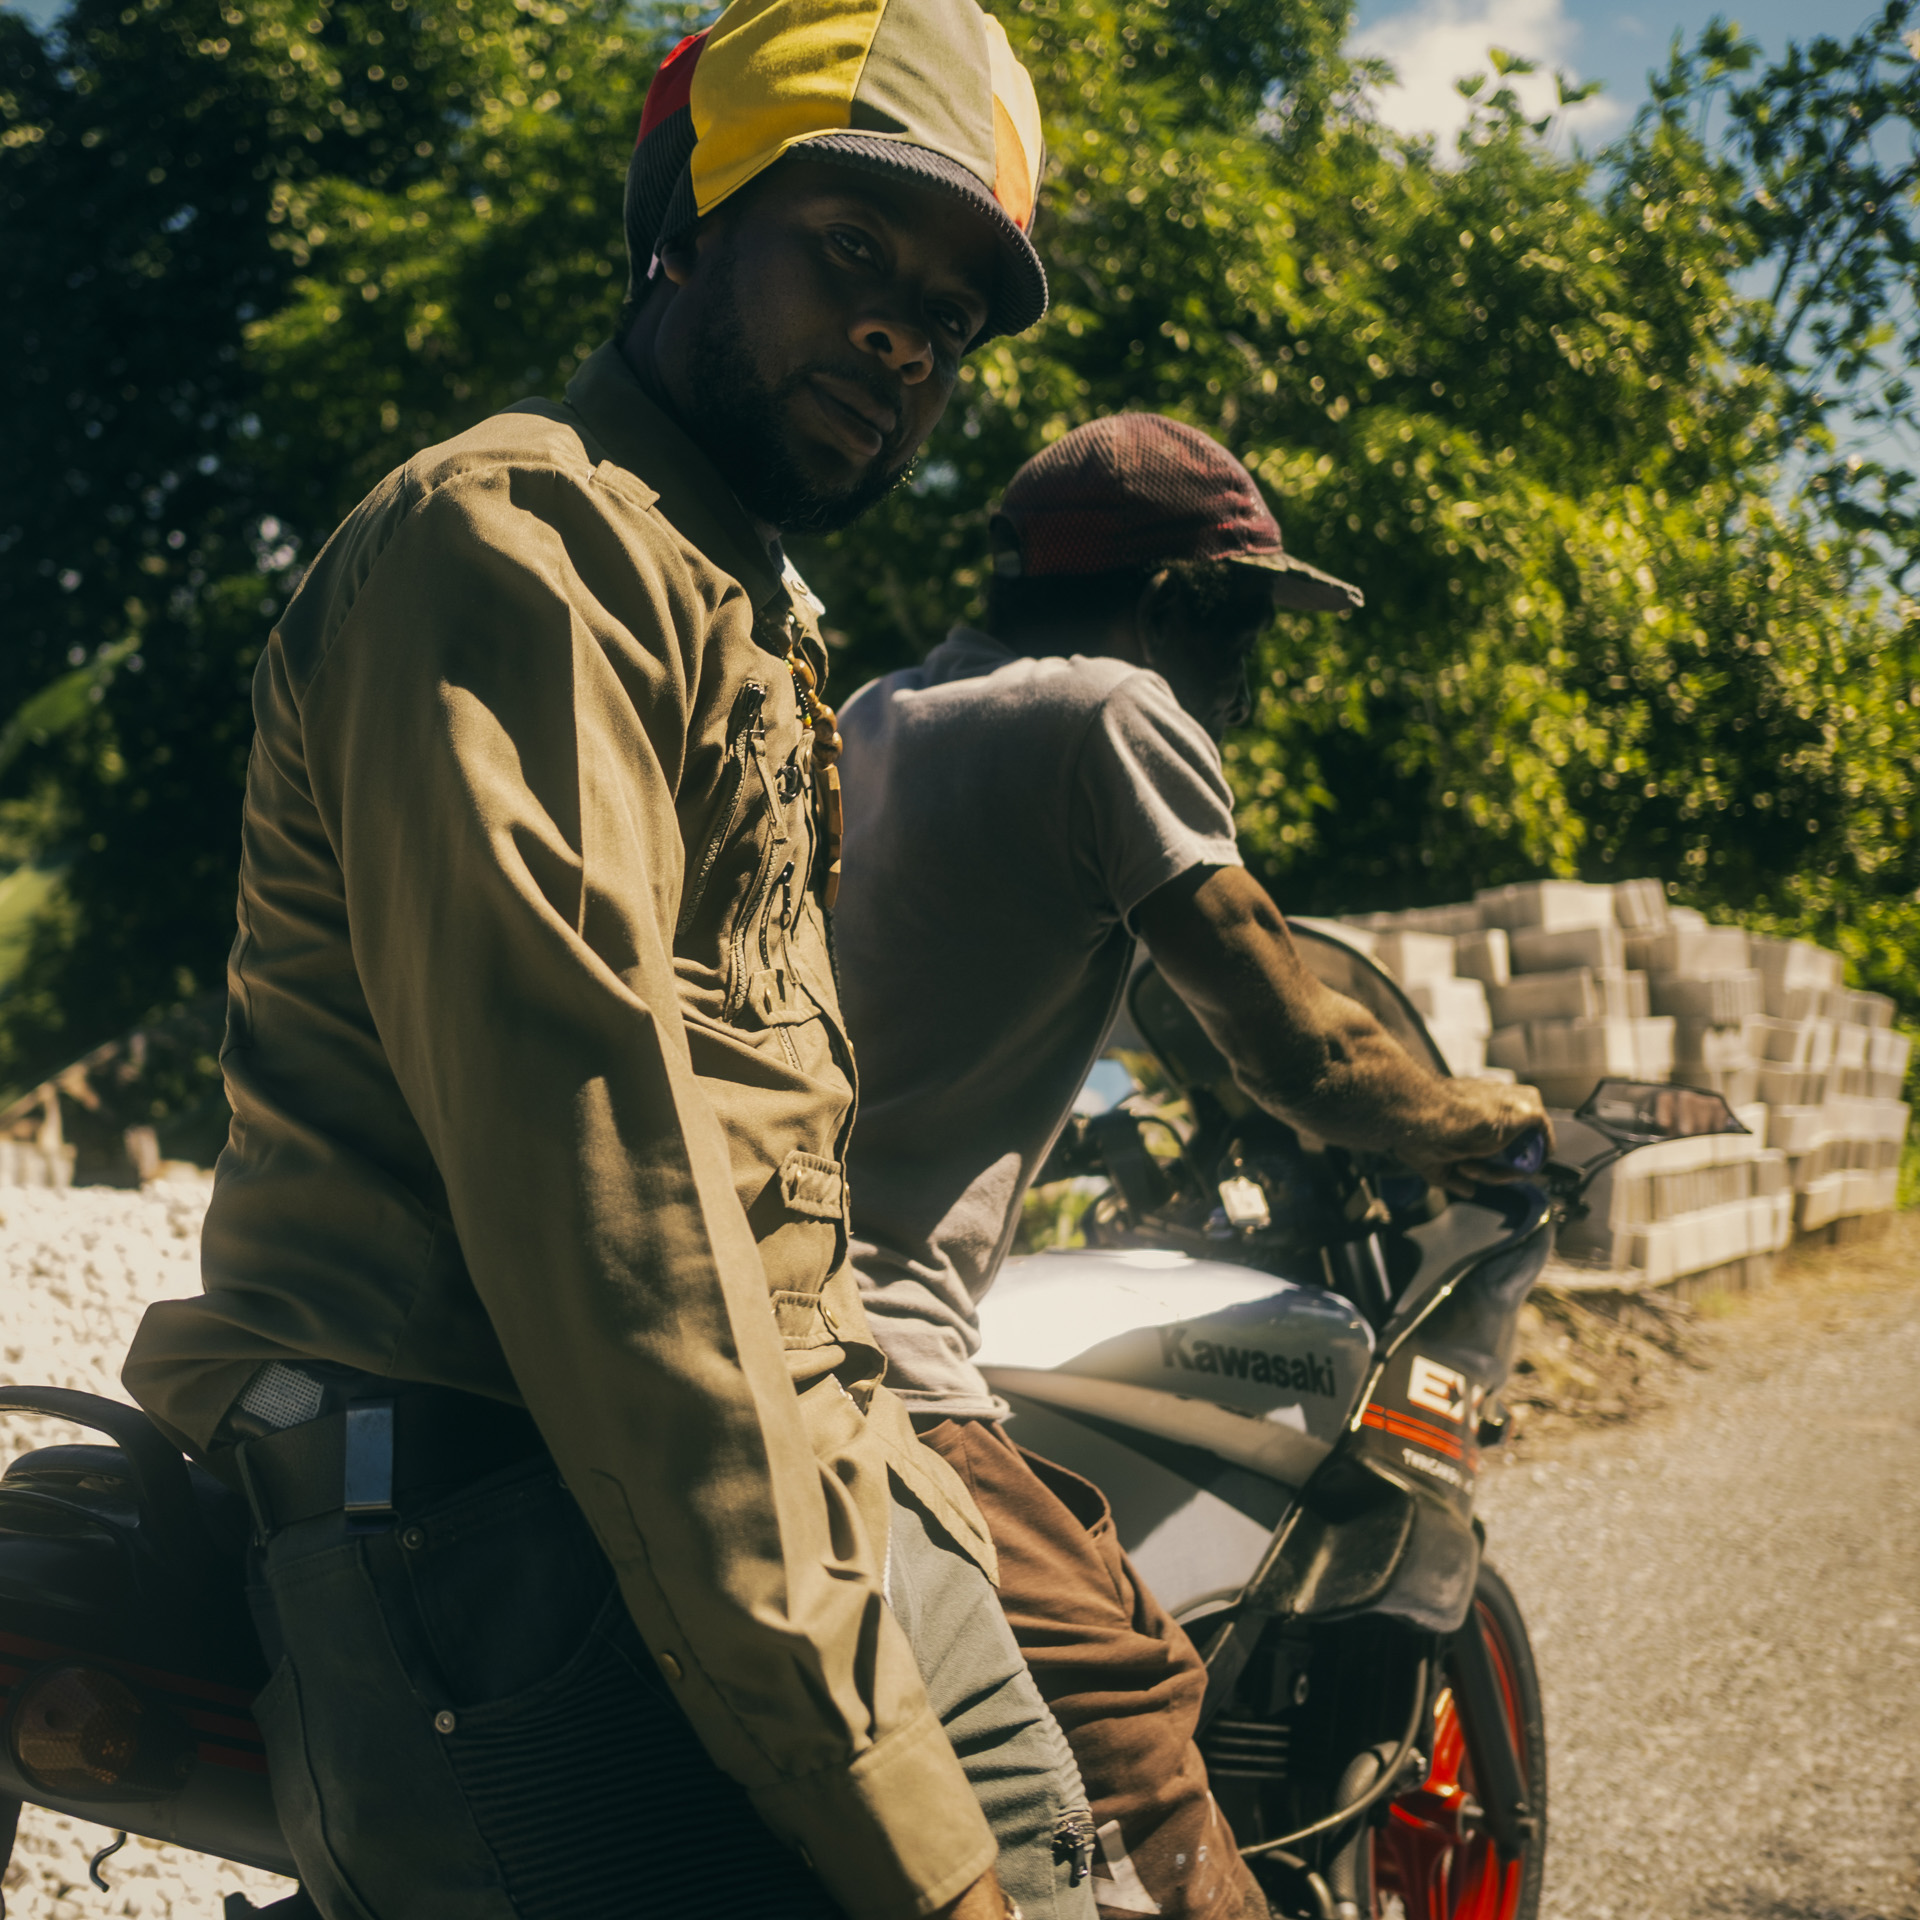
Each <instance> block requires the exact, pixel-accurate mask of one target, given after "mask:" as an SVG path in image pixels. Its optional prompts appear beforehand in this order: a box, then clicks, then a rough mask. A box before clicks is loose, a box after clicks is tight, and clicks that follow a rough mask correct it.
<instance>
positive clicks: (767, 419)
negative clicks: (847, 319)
mask: <svg viewBox="0 0 1920 1920" xmlns="http://www.w3.org/2000/svg"><path fill="white" fill-rule="evenodd" d="M715 264H716V266H717V267H718V269H719V271H718V273H717V274H716V276H715V281H714V284H713V287H712V290H711V292H710V294H709V306H708V312H707V316H706V324H705V325H704V326H703V328H702V329H701V332H700V335H699V337H698V338H697V339H696V340H695V341H694V343H693V349H692V352H691V354H690V355H689V358H688V367H687V385H688V388H689V398H690V399H691V401H692V403H693V418H692V419H691V420H689V421H687V422H686V423H685V424H686V425H688V426H689V427H691V428H692V429H693V431H694V437H695V438H696V439H697V440H698V441H699V442H700V444H701V445H702V447H703V448H704V449H705V450H706V452H707V455H708V457H709V458H710V459H711V460H712V461H713V463H714V465H715V466H716V467H718V468H719V469H720V472H721V474H722V475H723V477H724V478H725V479H726V481H727V484H728V485H729V486H731V487H732V488H733V491H734V493H735V494H736V495H737V496H738V498H739V500H740V504H741V505H742V506H744V507H745V508H746V510H747V511H748V512H749V513H750V514H752V515H753V516H754V518H755V519H757V520H759V521H761V522H763V523H764V524H765V525H767V526H770V527H774V528H777V529H778V530H779V531H780V532H782V533H832V532H835V531H836V530H837V529H839V528H841V527H844V526H848V525H850V524H851V523H852V522H853V521H855V520H857V519H859V517H860V516H861V515H862V514H863V513H865V512H866V511H867V509H868V508H869V507H872V506H875V505H877V504H878V503H879V502H880V501H882V500H884V499H885V498H886V497H887V495H888V494H890V493H891V492H892V491H893V490H894V488H895V487H897V486H899V484H900V483H901V482H902V481H903V480H904V479H905V478H906V477H907V475H908V474H909V473H910V472H911V471H912V469H913V460H912V457H911V456H909V457H908V458H907V459H905V460H903V461H902V462H901V463H900V464H899V465H898V466H897V467H883V466H880V465H879V464H878V463H877V461H876V464H875V465H873V466H871V467H869V468H868V469H867V471H866V473H865V474H864V475H863V476H862V477H861V478H860V479H858V480H856V481H855V482H854V483H853V484H852V485H851V486H848V487H844V488H841V489H839V490H838V491H834V492H827V491H823V490H822V489H821V488H820V487H819V486H817V485H816V484H815V483H814V481H813V480H812V479H810V478H809V477H808V474H807V470H806V468H805V466H804V465H803V464H802V463H801V460H800V458H799V456H798V454H797V453H796V452H795V450H794V447H793V443H792V439H791V437H790V436H789V435H788V434H787V432H786V430H785V428H784V426H783V422H784V421H785V420H786V417H787V408H788V403H789V402H790V401H791V400H792V399H793V397H794V395H795V394H797V393H798V392H799V391H800V389H801V388H802V387H803V386H805V384H806V382H807V380H808V379H809V378H810V377H811V376H812V375H813V374H814V373H832V374H834V375H835V376H836V377H837V378H839V379H842V380H851V381H854V382H856V383H858V384H859V385H861V386H864V387H866V388H868V389H869V390H870V391H872V392H873V394H874V398H875V399H877V400H878V401H880V402H881V404H882V405H884V406H887V407H894V406H897V405H898V404H899V403H898V400H897V398H896V397H895V396H894V395H891V394H889V393H886V392H885V391H884V390H882V389H880V388H878V387H877V386H876V384H875V381H874V378H873V375H872V373H871V372H870V371H868V369H866V368H865V367H862V366H860V365H858V364H849V365H844V366H832V367H827V366H820V367H807V368H802V369H801V370H800V371H799V372H797V373H790V374H788V376H787V377H786V378H785V379H784V380H782V381H781V382H780V383H779V384H778V385H777V386H768V385H767V384H766V382H765V381H763V380H762V379H761V378H760V374H759V371H758V369H757V368H756V367H755V366H754V363H753V355H752V352H751V351H750V350H749V348H748V345H747V331H746V326H745V323H744V321H743V320H742V318H741V314H740V302H739V298H738V295H737V292H736V289H735V286H734V280H733V262H732V261H731V259H725V258H723V259H722V260H720V261H718V262H716V263H715Z"/></svg>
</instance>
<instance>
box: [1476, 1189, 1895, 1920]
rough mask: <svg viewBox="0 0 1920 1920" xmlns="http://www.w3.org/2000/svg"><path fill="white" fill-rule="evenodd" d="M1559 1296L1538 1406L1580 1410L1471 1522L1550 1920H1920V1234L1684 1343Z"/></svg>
mask: <svg viewBox="0 0 1920 1920" xmlns="http://www.w3.org/2000/svg"><path fill="white" fill-rule="evenodd" d="M1542 1305H1543V1309H1544V1310H1543V1313H1542V1316H1541V1324H1540V1325H1539V1326H1537V1327H1536V1328H1535V1329H1534V1347H1533V1352H1534V1355H1535V1356H1536V1367H1535V1370H1534V1373H1533V1383H1534V1390H1535V1391H1536V1392H1539V1391H1542V1390H1543V1388H1544V1382H1545V1378H1546V1376H1547V1374H1548V1373H1549V1372H1550V1371H1551V1370H1552V1369H1554V1368H1559V1369H1562V1370H1564V1371H1567V1372H1568V1373H1569V1376H1570V1377H1571V1376H1572V1375H1573V1374H1575V1373H1577V1374H1579V1375H1580V1376H1582V1377H1581V1378H1578V1379H1576V1380H1575V1384H1576V1386H1578V1387H1579V1388H1580V1391H1579V1392H1578V1393H1575V1394H1573V1395H1572V1396H1571V1397H1570V1405H1571V1408H1572V1410H1571V1411H1565V1410H1559V1409H1555V1410H1547V1409H1543V1408H1539V1407H1536V1408H1535V1409H1533V1417H1532V1419H1531V1420H1530V1423H1529V1425H1528V1427H1527V1429H1526V1430H1524V1431H1523V1432H1522V1434H1521V1435H1520V1437H1519V1440H1518V1442H1517V1444H1516V1445H1515V1446H1514V1447H1512V1448H1509V1449H1503V1450H1502V1453H1503V1454H1504V1456H1505V1457H1504V1458H1502V1457H1500V1456H1495V1457H1494V1459H1493V1460H1492V1461H1491V1462H1490V1464H1489V1471H1488V1473H1487V1475H1486V1479H1485V1482H1484V1483H1483V1485H1482V1487H1481V1491H1480V1499H1479V1503H1478V1504H1479V1509H1480V1512H1481V1515H1482V1517H1483V1518H1484V1520H1485V1522H1486V1526H1487V1537H1488V1550H1489V1552H1490V1553H1491V1555H1492V1556H1493V1558H1494V1560H1495V1561H1496V1563H1497V1564H1498V1565H1499V1567H1500V1569H1501V1571H1502V1572H1503V1573H1504V1574H1506V1575H1507V1577H1508V1579H1509V1580H1510V1581H1511V1582H1512V1585H1513V1588H1514V1591H1515V1593H1516V1595H1517V1596H1518V1597H1519V1601H1520V1605H1521V1607H1522V1609H1523V1611H1524V1613H1525V1615H1526V1619H1527V1622H1528V1627H1529V1630H1530V1633H1531V1637H1532V1641H1533V1646H1534V1652H1535V1656H1536V1658H1537V1660H1538V1662H1539V1670H1540V1676H1541V1683H1542V1687H1543V1689H1544V1692H1545V1696H1546V1723H1547V1747H1548V1755H1549V1759H1548V1772H1549V1776H1550V1779H1551V1783H1552V1784H1551V1786H1550V1789H1549V1793H1548V1814H1547V1818H1548V1832H1549V1835H1550V1838H1549V1841H1548V1845H1547V1859H1546V1869H1547V1871H1546V1897H1545V1901H1544V1904H1543V1907H1542V1916H1543V1920H1920V1746H1917V1745H1916V1743H1915V1741H1914V1737H1913V1728H1914V1725H1915V1723H1916V1721H1920V1585H1917V1584H1916V1580H1915V1574H1916V1571H1920V1559H1917V1558H1916V1553H1915V1541H1916V1540H1917V1539H1920V1483H1916V1480H1915V1477H1914V1474H1913V1470H1912V1453H1913V1446H1914V1441H1915V1438H1916V1437H1917V1436H1920V1414H1916V1410H1915V1400H1914V1391H1913V1382H1914V1380H1915V1378H1916V1376H1920V1215H1912V1214H1910V1215H1907V1216H1904V1217H1902V1218H1901V1219H1900V1220H1899V1221H1897V1222H1896V1223H1895V1224H1894V1225H1893V1227H1892V1229H1891V1231H1889V1232H1888V1233H1887V1234H1886V1235H1885V1237H1883V1238H1880V1239H1877V1240H1872V1241H1856V1242H1854V1243H1853V1244H1851V1245H1846V1246H1841V1247H1838V1248H1834V1249H1831V1250H1821V1251H1813V1250H1806V1251H1802V1252H1801V1253H1799V1254H1797V1255H1795V1256H1794V1257H1793V1258H1791V1259H1790V1260H1788V1261H1786V1262H1783V1263H1782V1266H1781V1268H1780V1270H1779V1272H1778V1273H1777V1275H1776V1277H1775V1280H1774V1283H1773V1284H1772V1285H1771V1286H1770V1287H1768V1288H1766V1289H1765V1290H1763V1291H1759V1292H1756V1293H1753V1294H1749V1295H1744V1296H1733V1297H1730V1298H1729V1297H1724V1296H1723V1297H1720V1298H1712V1297H1709V1298H1707V1299H1706V1300H1705V1301H1703V1303H1702V1305H1701V1306H1700V1307H1699V1308H1698V1309H1696V1310H1695V1311H1693V1312H1692V1313H1685V1314H1679V1315H1676V1316H1674V1321H1673V1338H1672V1340H1671V1342H1670V1345H1671V1347H1672V1348H1673V1349H1675V1350H1674V1351H1668V1350H1666V1349H1664V1348H1662V1347H1660V1346H1659V1345H1658V1344H1657V1343H1656V1342H1653V1341H1651V1340H1645V1341H1643V1342H1642V1344H1640V1345H1639V1346H1635V1345H1633V1344H1631V1343H1628V1344H1627V1346H1626V1349H1625V1351H1624V1353H1623V1352H1622V1351H1621V1345H1620V1343H1619V1342H1618V1341H1617V1340H1616V1339H1615V1337H1614V1334H1613V1332H1612V1330H1611V1328H1610V1327H1609V1326H1608V1325H1607V1324H1606V1320H1605V1317H1604V1316H1602V1317H1601V1319H1600V1320H1599V1321H1598V1322H1597V1323H1596V1322H1595V1321H1592V1320H1577V1321H1576V1323H1575V1324H1573V1325H1571V1326H1570V1325H1569V1324H1568V1323H1567V1322H1566V1321H1564V1320H1556V1318H1555V1315H1554V1309H1555V1306H1556V1303H1555V1302H1554V1301H1553V1300H1552V1298H1551V1297H1548V1298H1547V1299H1545V1300H1544V1301H1543V1302H1542ZM1635 1337H1636V1339H1638V1338H1639V1336H1637V1335H1636V1336H1635ZM1522 1379H1523V1381H1525V1380H1526V1379H1527V1376H1522ZM1523 1390H1524V1388H1523ZM1603 1409H1604V1410H1603Z"/></svg>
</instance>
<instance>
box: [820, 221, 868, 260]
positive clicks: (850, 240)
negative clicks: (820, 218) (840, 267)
mask: <svg viewBox="0 0 1920 1920" xmlns="http://www.w3.org/2000/svg"><path fill="white" fill-rule="evenodd" d="M829 237H830V238H831V239H832V241H833V244H834V245H835V246H836V247H838V248H839V249H840V251H841V252H842V253H846V254H850V255H851V256H852V257H853V258H854V259H856V260H858V261H859V262H860V263H861V264H862V265H863V266H866V265H871V264H872V263H873V261H874V260H875V259H877V258H878V255H877V254H876V253H875V252H874V248H873V242H872V241H870V240H869V239H868V238H867V236H866V235H865V234H864V233H858V232H856V231H854V229H853V228H851V227H835V228H834V229H833V230H832V233H831V234H830V236H829Z"/></svg>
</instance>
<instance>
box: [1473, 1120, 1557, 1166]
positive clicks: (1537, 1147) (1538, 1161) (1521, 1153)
mask: <svg viewBox="0 0 1920 1920" xmlns="http://www.w3.org/2000/svg"><path fill="white" fill-rule="evenodd" d="M1486 1164H1487V1165H1488V1166H1490V1167H1498V1168H1500V1169H1501V1170H1502V1171H1503V1172H1505V1173H1538V1172H1539V1171H1540V1170H1541V1169H1542V1168H1543V1167H1544V1166H1545V1165H1546V1164H1547V1130H1546V1128H1545V1127H1529V1128H1528V1129H1527V1130H1526V1132H1525V1133H1523V1134H1520V1135H1519V1136H1518V1137H1517V1138H1515V1139H1512V1140H1509V1141H1508V1142H1507V1144H1506V1145H1505V1146H1504V1147H1502V1148H1501V1149H1500V1151H1499V1152H1498V1153H1491V1154H1489V1155H1488V1156H1487V1160H1486Z"/></svg>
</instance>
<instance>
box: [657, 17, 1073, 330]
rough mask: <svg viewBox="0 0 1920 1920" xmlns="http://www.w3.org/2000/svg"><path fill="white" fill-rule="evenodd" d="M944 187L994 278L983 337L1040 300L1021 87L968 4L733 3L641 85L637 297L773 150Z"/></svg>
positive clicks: (1033, 181)
mask: <svg viewBox="0 0 1920 1920" xmlns="http://www.w3.org/2000/svg"><path fill="white" fill-rule="evenodd" d="M796 149H804V150H805V152H806V153H808V154H809V155H812V156H816V157H818V158H819V159H822V160H831V161H833V162H835V163H836V164H838V165H842V166H848V167H854V168H857V169H860V170H863V171H865V172H869V173H882V174H888V175H891V176H892V177H894V178H896V179H903V180H909V181H912V182H913V183H914V184H916V185H918V186H923V187H930V188H932V189H934V190H935V191H936V192H940V193H948V194H951V195H953V196H954V197H955V198H957V199H959V200H962V201H964V202H965V203H966V204H967V205H968V206H970V207H972V208H974V209H975V210H976V211H977V212H979V213H981V214H983V215H984V216H985V217H986V219H987V220H988V221H989V222H990V223H991V224H992V226H993V228H994V229H995V231H996V233H997V234H998V237H999V240H1000V254H1001V262H1002V267H1001V273H1000V278H999V286H998V290H997V293H996V296H995V300H994V305H993V310H992V312H991V314H990V315H989V317H988V321H987V326H986V329H985V331H984V332H983V334H982V335H981V338H982V339H985V338H988V337H990V336H991V335H993V334H1000V333H1019V332H1021V331H1023V330H1024V329H1025V328H1027V327H1030V326H1032V325H1033V323H1034V322H1035V321H1036V320H1038V319H1039V318H1040V316H1041V315H1042V314H1043V313H1045V312H1046V310H1047V276H1046V273H1045V271H1044V269H1043V268H1042V267H1041V265H1040V256H1039V255H1038V254H1037V253H1035V252H1034V250H1033V242H1032V241H1031V240H1030V239H1029V238H1028V236H1029V234H1030V233H1031V232H1032V231H1033V216H1034V209H1035V203H1036V198H1037V196H1038V193H1039V189H1040V169H1041V165H1042V163H1043V161H1044V159H1045V148H1044V146H1043V144H1042V141H1041V135H1040V105H1039V102H1038V101H1037V100H1036V99H1035V97H1034V92H1033V82H1032V81H1031V80H1030V79H1028V77H1027V71H1026V69H1025V68H1024V67H1023V66H1021V64H1020V62H1019V61H1018V60H1017V59H1015V57H1014V53H1013V49H1012V47H1010V46H1009V45H1008V44H1007V36H1006V32H1005V29H1004V28H1002V26H1001V25H1000V23H999V21H997V20H996V19H994V18H993V16H992V15H991V14H988V13H984V12H982V11H981V9H980V8H979V7H978V6H977V5H976V4H975V0H734V4H733V5H732V6H730V7H728V9H727V10H726V12H725V13H723V14H722V15H721V16H720V18H719V19H718V20H716V21H715V22H714V23H713V25H712V26H710V27H709V28H707V29H706V31H705V32H704V33H696V34H694V35H692V36H691V37H690V38H689V39H686V40H683V41H681V43H680V44H679V45H678V46H677V47H675V48H674V50H673V51H672V53H670V54H669V55H668V56H667V58H666V60H665V62H664V63H663V64H662V65H661V68H660V71H659V72H658V73H657V74H655V75H654V79H653V85H652V86H651V87H650V88H649V89H648V90H647V104H646V108H645V111H644V113H643V114H642V116H641V120H640V136H639V139H638V140H637V141H636V142H635V145H634V150H633V162H632V164H631V166H630V167H629V168H628V170H627V242H628V247H629V250H630V253H631V254H632V260H631V267H632V280H631V286H632V290H633V292H634V293H635V294H636V295H637V294H638V292H639V291H640V288H641V286H642V285H643V284H644V282H645V280H646V278H647V275H648V272H649V269H650V267H651V261H652V256H653V255H656V254H658V252H659V251H660V249H661V248H662V247H663V246H665V245H667V244H668V243H670V242H671V241H673V240H676V239H678V238H679V237H680V235H682V234H683V233H685V232H686V230H687V229H688V228H689V227H691V226H692V225H693V224H694V222H695V221H696V220H698V219H700V218H702V217H703V216H704V215H706V214H709V213H711V212H712V211H713V210H714V208H716V207H717V206H719V205H720V203H721V202H722V201H723V200H725V199H727V198H728V196H729V195H731V194H734V193H737V192H738V191H739V190H740V189H741V188H742V187H744V186H745V185H746V184H747V183H748V182H749V181H750V180H754V179H757V178H758V177H759V176H760V175H761V174H762V173H764V172H765V171H766V170H767V168H768V167H770V166H772V165H773V163H774V162H775V161H776V160H778V159H780V158H782V157H783V156H784V155H786V154H788V153H791V152H794V151H795V150H796Z"/></svg>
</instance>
